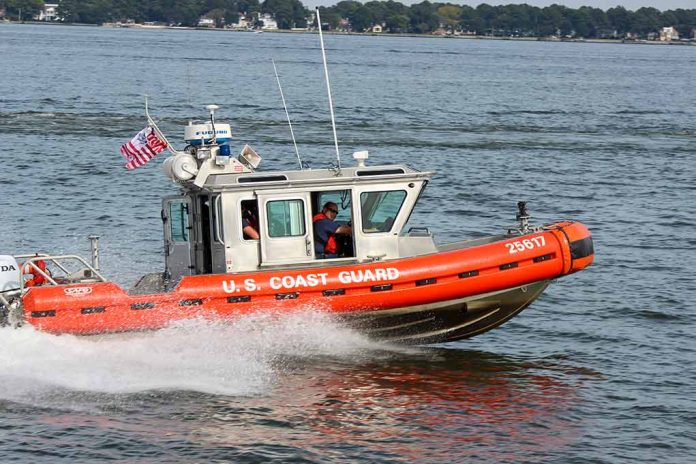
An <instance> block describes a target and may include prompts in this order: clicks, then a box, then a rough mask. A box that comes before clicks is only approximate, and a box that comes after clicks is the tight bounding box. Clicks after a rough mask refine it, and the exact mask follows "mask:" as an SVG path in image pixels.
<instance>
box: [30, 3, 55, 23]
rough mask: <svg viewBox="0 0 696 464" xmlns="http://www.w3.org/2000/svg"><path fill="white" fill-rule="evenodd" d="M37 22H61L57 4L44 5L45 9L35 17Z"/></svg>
mask: <svg viewBox="0 0 696 464" xmlns="http://www.w3.org/2000/svg"><path fill="white" fill-rule="evenodd" d="M34 19H36V20H37V21H60V20H61V18H59V17H58V4H57V3H44V6H43V9H42V10H41V11H39V14H38V15H36V16H35V17H34Z"/></svg>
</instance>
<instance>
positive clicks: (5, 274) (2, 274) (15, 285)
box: [0, 255, 22, 296]
mask: <svg viewBox="0 0 696 464" xmlns="http://www.w3.org/2000/svg"><path fill="white" fill-rule="evenodd" d="M21 278H22V273H21V270H20V268H19V264H17V260H16V259H15V258H14V256H9V255H0V294H2V295H7V296H9V295H10V294H16V293H17V292H18V291H19V290H20V288H21V286H20V284H19V283H20V279H21Z"/></svg>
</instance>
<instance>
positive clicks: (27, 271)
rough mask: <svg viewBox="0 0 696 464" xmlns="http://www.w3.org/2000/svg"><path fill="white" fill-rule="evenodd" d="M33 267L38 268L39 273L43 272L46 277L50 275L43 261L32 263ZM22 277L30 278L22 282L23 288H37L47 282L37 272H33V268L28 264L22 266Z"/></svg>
mask: <svg viewBox="0 0 696 464" xmlns="http://www.w3.org/2000/svg"><path fill="white" fill-rule="evenodd" d="M33 264H34V266H36V267H37V268H39V269H40V270H41V272H43V273H44V274H46V275H49V276H50V275H51V273H50V271H49V270H48V269H46V261H44V260H43V259H39V260H37V261H34V262H33ZM22 276H31V277H30V278H29V279H28V280H25V281H24V286H25V287H38V286H41V285H43V284H45V283H46V282H48V279H46V277H44V276H43V275H41V273H39V272H34V268H33V267H32V266H30V265H29V264H28V263H27V264H25V265H24V266H22Z"/></svg>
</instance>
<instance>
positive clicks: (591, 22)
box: [0, 0, 696, 38]
mask: <svg viewBox="0 0 696 464" xmlns="http://www.w3.org/2000/svg"><path fill="white" fill-rule="evenodd" d="M42 7H43V1H42V0H0V10H4V11H5V15H6V16H8V17H10V18H12V19H16V18H17V16H18V13H19V10H20V9H21V10H22V11H23V13H22V15H23V17H24V18H25V19H27V18H30V17H31V16H32V15H34V14H37V13H38V11H39V10H40V9H41V8H42ZM257 13H268V14H270V15H272V16H273V17H274V18H275V20H276V22H277V23H278V27H279V28H280V29H291V28H304V27H307V26H308V24H307V21H308V20H311V18H312V16H311V15H312V12H311V11H310V10H308V9H307V8H306V7H305V6H304V5H303V4H302V2H300V0H263V1H259V0H61V1H60V3H59V8H58V14H59V16H60V17H62V18H63V20H64V21H65V22H72V23H88V24H101V23H105V22H117V21H127V20H132V21H134V22H138V23H143V22H156V23H163V24H171V25H181V26H196V25H197V24H198V21H199V19H200V18H202V17H207V18H210V19H213V20H214V21H215V24H216V26H217V27H223V26H224V25H226V24H232V23H236V22H238V19H239V17H240V16H241V15H246V16H247V17H248V16H251V17H255V16H256V14H257ZM320 13H321V18H322V22H323V23H324V25H323V26H324V27H325V28H326V29H330V30H346V31H350V32H366V31H370V30H372V29H373V28H374V27H375V26H380V27H381V28H382V30H383V32H385V33H416V34H428V33H433V32H435V31H439V32H443V31H445V32H452V33H457V32H462V33H472V34H473V33H475V34H477V35H492V36H516V37H546V36H552V35H560V36H566V37H583V38H617V37H625V36H626V35H627V34H632V35H634V36H635V37H643V38H646V37H648V36H649V34H651V33H656V32H658V31H659V30H660V29H661V28H662V27H668V26H673V27H675V28H676V29H677V30H678V31H679V33H680V34H681V36H682V37H685V36H687V37H691V36H692V33H693V32H692V31H693V30H694V29H696V9H689V10H686V9H676V10H667V11H660V10H658V9H656V8H640V9H638V10H636V11H631V10H627V9H625V8H623V7H621V6H618V7H614V8H610V9H608V10H606V11H604V10H602V9H600V8H593V7H587V6H583V7H580V8H568V7H565V6H561V5H556V4H554V5H551V6H548V7H544V8H541V7H535V6H530V5H527V4H509V5H500V6H491V5H488V4H486V3H483V4H480V5H478V6H477V7H471V6H466V5H456V4H452V3H431V2H429V1H427V0H426V1H423V2H421V3H417V4H413V5H410V6H406V5H404V4H402V3H399V2H396V1H393V0H387V1H369V2H366V3H360V2H357V1H354V0H343V1H341V2H339V3H337V4H336V5H334V6H330V7H321V8H320ZM309 26H310V27H311V26H312V25H311V24H310V25H309Z"/></svg>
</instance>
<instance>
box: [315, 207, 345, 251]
mask: <svg viewBox="0 0 696 464" xmlns="http://www.w3.org/2000/svg"><path fill="white" fill-rule="evenodd" d="M336 216H338V205H336V203H334V202H332V201H329V202H327V203H326V204H325V205H324V207H323V208H322V210H321V213H318V214H317V215H316V216H314V220H313V222H314V251H315V253H316V255H317V258H336V257H338V251H339V250H338V245H337V244H336V234H350V233H352V232H353V229H352V228H351V227H350V226H349V225H347V224H339V223H337V222H335V220H336Z"/></svg>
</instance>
